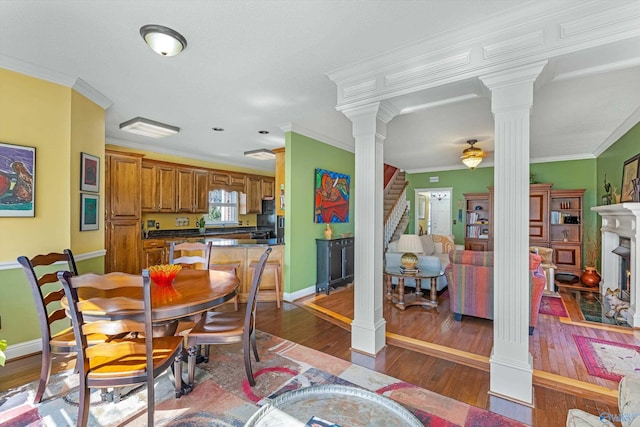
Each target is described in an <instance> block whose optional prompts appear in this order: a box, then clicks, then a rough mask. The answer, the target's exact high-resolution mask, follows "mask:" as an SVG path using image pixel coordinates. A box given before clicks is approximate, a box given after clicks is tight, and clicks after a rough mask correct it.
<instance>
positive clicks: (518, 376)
mask: <svg viewBox="0 0 640 427" xmlns="http://www.w3.org/2000/svg"><path fill="white" fill-rule="evenodd" d="M528 359H529V360H528V363H525V364H519V363H514V362H517V361H514V360H507V359H502V358H498V357H495V356H494V354H493V352H492V354H491V357H490V358H489V364H490V366H491V380H490V386H489V394H491V395H494V396H499V397H501V398H503V399H507V400H511V401H512V402H516V403H520V404H522V405H526V406H530V407H534V406H533V405H534V402H533V357H532V356H531V354H529V358H528Z"/></svg>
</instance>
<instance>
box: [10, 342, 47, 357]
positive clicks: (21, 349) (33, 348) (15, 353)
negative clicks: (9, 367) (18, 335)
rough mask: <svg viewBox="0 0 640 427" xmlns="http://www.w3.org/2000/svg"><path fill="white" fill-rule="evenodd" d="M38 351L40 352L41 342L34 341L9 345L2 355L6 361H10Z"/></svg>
mask: <svg viewBox="0 0 640 427" xmlns="http://www.w3.org/2000/svg"><path fill="white" fill-rule="evenodd" d="M40 351H42V340H40V339H35V340H31V341H25V342H21V343H18V344H9V346H8V347H7V349H6V350H5V352H4V354H5V355H6V356H7V360H11V359H15V358H17V357H22V356H26V355H28V354H32V353H38V352H40Z"/></svg>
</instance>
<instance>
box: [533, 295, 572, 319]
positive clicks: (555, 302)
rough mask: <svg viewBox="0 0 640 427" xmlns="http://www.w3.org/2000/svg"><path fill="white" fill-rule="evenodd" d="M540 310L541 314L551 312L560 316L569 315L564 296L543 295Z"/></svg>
mask: <svg viewBox="0 0 640 427" xmlns="http://www.w3.org/2000/svg"><path fill="white" fill-rule="evenodd" d="M538 312H539V313H540V314H550V315H552V316H558V317H569V314H567V308H566V307H565V306H564V302H562V298H561V297H556V296H549V295H543V296H542V302H541V303H540V310H538Z"/></svg>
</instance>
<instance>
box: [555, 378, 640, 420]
mask: <svg viewBox="0 0 640 427" xmlns="http://www.w3.org/2000/svg"><path fill="white" fill-rule="evenodd" d="M618 410H619V412H618V413H617V414H609V413H607V412H602V413H600V414H597V415H593V414H589V413H588V412H585V411H582V410H580V409H569V412H568V413H567V427H603V426H609V425H611V426H613V425H614V423H613V422H614V421H617V422H619V423H620V424H621V425H622V427H640V377H638V376H637V375H627V376H625V377H623V378H622V380H620V383H619V384H618ZM615 425H617V423H616V424H615Z"/></svg>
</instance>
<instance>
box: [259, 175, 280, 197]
mask: <svg viewBox="0 0 640 427" xmlns="http://www.w3.org/2000/svg"><path fill="white" fill-rule="evenodd" d="M275 187H276V183H275V179H274V178H270V177H263V178H262V197H261V198H260V199H273V198H274V197H275V195H276V193H275V191H276V190H275Z"/></svg>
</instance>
